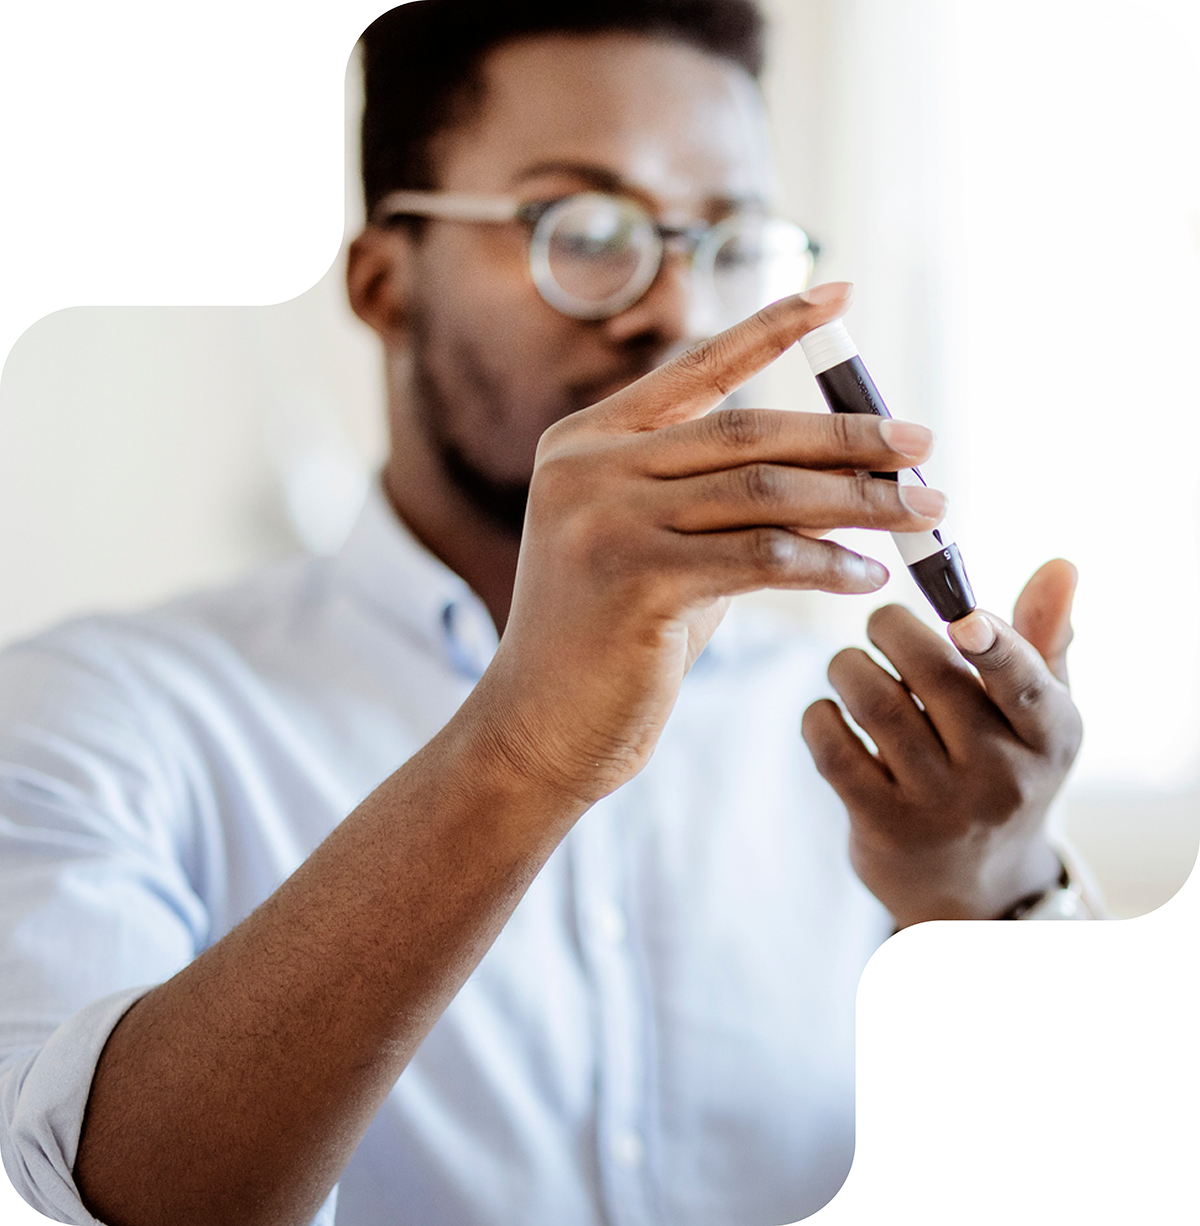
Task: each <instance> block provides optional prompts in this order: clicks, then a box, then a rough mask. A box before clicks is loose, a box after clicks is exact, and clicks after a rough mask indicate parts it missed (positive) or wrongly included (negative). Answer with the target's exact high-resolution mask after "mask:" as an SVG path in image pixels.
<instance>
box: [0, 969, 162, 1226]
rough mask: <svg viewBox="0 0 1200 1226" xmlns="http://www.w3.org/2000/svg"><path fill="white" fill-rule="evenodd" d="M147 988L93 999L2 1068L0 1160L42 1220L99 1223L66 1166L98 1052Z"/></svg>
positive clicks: (76, 1144) (69, 1166) (73, 1150)
mask: <svg viewBox="0 0 1200 1226" xmlns="http://www.w3.org/2000/svg"><path fill="white" fill-rule="evenodd" d="M148 991H150V988H149V986H147V987H139V988H126V989H125V990H124V991H121V992H114V993H113V994H112V995H111V996H104V997H101V999H100V1000H97V1001H93V1002H92V1004H90V1005H88V1006H87V1007H86V1008H84V1009H81V1010H80V1011H79V1012H78V1013H76V1014H75V1015H74V1016H73V1017H71V1018H69V1019H68V1020H67V1021H65V1022H64V1023H63V1024H62V1025H61V1026H59V1028H58V1029H57V1030H56V1031H55V1032H54V1033H53V1034H52V1035H51V1036H50V1037H49V1039H47V1040H46V1042H45V1043H44V1044H43V1045H42V1047H40V1048H38V1049H37V1050H36V1051H32V1052H29V1053H27V1054H25V1055H22V1056H15V1057H13V1058H11V1059H10V1060H8V1061H7V1062H6V1063H5V1064H4V1065H2V1066H0V1157H3V1159H4V1169H5V1170H6V1171H7V1172H8V1177H9V1179H10V1180H11V1181H12V1184H13V1186H14V1187H15V1188H16V1190H17V1191H18V1192H19V1193H20V1194H21V1196H22V1197H24V1198H25V1200H26V1201H28V1202H29V1204H30V1205H32V1206H33V1208H34V1209H36V1210H37V1211H38V1212H39V1213H43V1214H45V1215H46V1216H47V1217H53V1218H55V1219H57V1220H58V1221H60V1222H70V1223H72V1224H77V1226H103V1224H102V1223H99V1222H97V1220H96V1218H94V1217H92V1215H91V1214H90V1213H89V1212H88V1211H87V1210H86V1209H85V1208H84V1207H83V1202H82V1201H81V1200H80V1199H79V1193H78V1191H77V1190H76V1188H75V1180H74V1179H73V1178H72V1175H71V1170H72V1168H73V1167H74V1165H75V1155H76V1153H77V1152H78V1149H79V1134H80V1131H81V1130H82V1127H83V1112H84V1109H85V1108H86V1106H87V1100H88V1094H89V1093H90V1091H91V1088H92V1077H93V1076H94V1075H95V1072H96V1064H97V1063H98V1062H99V1059H100V1053H101V1052H102V1051H103V1050H104V1045H105V1043H107V1042H108V1036H109V1035H110V1034H111V1033H112V1031H113V1028H114V1027H115V1026H116V1024H117V1023H118V1022H119V1021H120V1020H121V1018H122V1017H124V1015H125V1013H126V1012H127V1011H128V1010H129V1008H130V1007H131V1006H132V1005H133V1003H134V1002H135V1001H137V1000H139V999H140V998H141V997H142V996H144V995H145V994H146V993H147V992H148Z"/></svg>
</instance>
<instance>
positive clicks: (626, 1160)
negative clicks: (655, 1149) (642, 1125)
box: [609, 1132, 646, 1167]
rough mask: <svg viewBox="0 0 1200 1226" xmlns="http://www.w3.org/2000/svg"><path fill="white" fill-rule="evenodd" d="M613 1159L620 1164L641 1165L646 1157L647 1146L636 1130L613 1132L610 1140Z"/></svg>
mask: <svg viewBox="0 0 1200 1226" xmlns="http://www.w3.org/2000/svg"><path fill="white" fill-rule="evenodd" d="M609 1146H610V1148H611V1150H612V1156H613V1161H614V1162H616V1164H617V1165H618V1166H625V1167H635V1166H641V1164H642V1160H643V1159H644V1158H645V1157H646V1146H645V1145H644V1144H643V1142H642V1138H641V1137H639V1136H638V1134H637V1133H636V1132H618V1133H614V1134H613V1138H612V1140H611V1141H610V1142H609Z"/></svg>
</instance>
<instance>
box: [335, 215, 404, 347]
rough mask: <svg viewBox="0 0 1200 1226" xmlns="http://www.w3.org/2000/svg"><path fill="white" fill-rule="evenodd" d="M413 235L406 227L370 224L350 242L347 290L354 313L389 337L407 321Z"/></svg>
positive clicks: (385, 337)
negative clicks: (404, 228) (407, 231)
mask: <svg viewBox="0 0 1200 1226" xmlns="http://www.w3.org/2000/svg"><path fill="white" fill-rule="evenodd" d="M412 256H413V251H412V239H411V238H410V237H409V235H408V234H407V233H406V232H405V231H403V230H381V229H379V228H378V227H377V226H368V227H367V228H366V229H365V230H364V231H363V232H362V233H361V234H360V235H359V236H358V237H357V238H356V239H355V240H354V242H352V243H351V244H350V253H349V256H348V258H347V260H346V292H347V294H348V295H349V298H350V306H351V307H352V308H353V310H354V313H355V315H357V316H358V317H359V319H361V320H362V321H363V323H365V324H367V325H368V326H369V327H371V328H373V329H374V330H375V331H376V332H377V333H378V334H379V336H380V337H381V338H382V339H383V340H385V341H387V340H395V339H398V337H399V335H400V334H401V333H402V332H403V331H404V327H405V323H406V321H407V315H408V311H407V307H408V291H409V284H410V278H411V273H412Z"/></svg>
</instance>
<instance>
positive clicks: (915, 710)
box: [829, 647, 947, 791]
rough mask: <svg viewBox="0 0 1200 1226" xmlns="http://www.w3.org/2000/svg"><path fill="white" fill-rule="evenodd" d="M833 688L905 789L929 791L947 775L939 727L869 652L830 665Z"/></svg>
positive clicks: (845, 655)
mask: <svg viewBox="0 0 1200 1226" xmlns="http://www.w3.org/2000/svg"><path fill="white" fill-rule="evenodd" d="M829 683H830V684H831V685H832V686H833V688H834V689H835V690H836V691H837V693H838V697H839V698H841V700H842V704H843V706H845V708H846V710H847V711H848V712H849V714H850V717H851V718H852V719H853V720H854V722H855V723H856V724H857V725H858V726H859V727H860V728H861V729H862V730H863V731H864V732H865V733H866V734H867V735H868V736H869V737H870V738H871V740H873V741H874V742H875V745H876V747H877V748H878V750H879V757H880V760H881V761H882V762H883V764H884V765H885V766H886V767H887V768H888V770H889V772H890V773H891V775H892V777H893V778H895V779H896V781H897V782H898V783H899V784H900V785H901V787H903V788H904V789H905V790H906V791H920V790H924V789H925V788H927V787H928V785H929V782H930V781H931V780H932V779H934V778H935V777H940V776H941V774H942V773H943V772H944V770H945V767H946V763H947V754H946V749H945V746H944V745H943V744H942V742H941V740H940V739H939V737H938V735H937V732H936V731H935V730H934V727H933V724H932V723H931V722H930V720H929V718H928V716H927V715H926V714H925V712H924V711H922V710H921V708H920V707H918V706H917V704H916V703H915V702H914V701H913V696H912V694H911V693H910V692H909V690H908V688H907V687H906V686H905V685H903V684H902V683H901V682H899V681H897V680H896V678H895V677H893V676H892V674H891V673H889V672H888V671H887V670H886V669H884V668H882V667H881V666H880V665H879V664H877V663H876V662H875V661H874V660H872V659H871V657H870V656H869V655H867V653H866V652H865V651H859V650H858V648H856V647H850V648H847V649H846V650H845V651H840V652H838V654H837V655H836V656H834V657H833V660H832V661H831V662H830V664H829Z"/></svg>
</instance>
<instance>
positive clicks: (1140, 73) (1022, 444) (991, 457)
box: [0, 0, 1200, 914]
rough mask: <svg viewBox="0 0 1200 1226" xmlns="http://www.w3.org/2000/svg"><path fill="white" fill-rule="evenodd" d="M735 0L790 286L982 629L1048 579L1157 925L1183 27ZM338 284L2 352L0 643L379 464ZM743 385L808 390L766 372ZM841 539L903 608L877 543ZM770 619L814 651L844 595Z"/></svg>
mask: <svg viewBox="0 0 1200 1226" xmlns="http://www.w3.org/2000/svg"><path fill="white" fill-rule="evenodd" d="M770 7H771V8H772V10H773V11H774V13H775V18H776V24H777V30H778V42H777V48H776V53H775V58H774V67H773V69H772V74H771V79H770V82H769V91H768V92H769V94H770V96H771V99H772V103H773V107H774V114H775V123H776V130H777V140H778V146H779V150H780V156H781V180H782V192H781V197H782V207H783V208H784V209H785V210H786V211H787V212H788V213H789V214H790V215H791V216H793V217H794V218H795V219H796V220H798V221H800V222H801V223H802V224H804V225H805V226H806V227H808V228H810V229H811V231H812V232H813V234H814V235H816V236H817V237H818V238H819V239H820V240H821V241H822V242H823V244H824V247H825V252H826V254H825V257H824V259H823V261H822V266H821V268H820V269H819V274H820V276H821V277H822V278H823V279H831V278H835V277H847V278H849V279H851V280H854V281H855V282H856V284H857V286H858V300H857V304H856V306H855V308H854V310H853V312H852V314H851V316H850V320H849V323H850V326H851V330H852V332H853V334H854V335H855V337H856V339H857V340H858V342H859V344H860V347H861V348H862V350H863V352H864V355H866V358H867V361H868V363H869V365H870V366H871V368H872V370H873V372H874V374H875V376H876V379H877V381H878V382H879V384H880V386H881V387H882V388H883V390H884V392H885V394H886V395H887V397H888V398H889V400H890V402H891V404H892V407H893V410H894V411H895V412H896V413H897V414H898V415H906V416H911V417H913V418H916V419H918V420H923V421H926V422H928V423H929V424H931V425H933V426H935V428H937V429H938V431H939V433H940V435H941V438H942V442H941V446H940V449H939V454H938V456H937V457H935V460H934V462H933V464H931V465H930V468H929V472H930V475H931V476H932V477H933V478H934V479H935V480H936V481H937V482H938V483H940V484H942V485H943V486H944V487H945V488H947V489H948V491H949V493H950V495H951V499H952V520H953V523H954V526H955V530H956V533H957V535H958V538H959V540H960V542H961V543H962V544H963V547H964V552H965V553H966V555H967V558H968V561H969V564H970V567H971V572H972V576H973V578H974V580H975V582H976V585H977V587H978V588H979V591H980V595H981V597H982V598H983V600H984V601H985V603H986V604H987V605H988V606H989V607H991V608H994V609H996V610H997V611H1000V612H1007V610H1008V609H1009V608H1011V604H1012V601H1013V599H1014V598H1015V596H1016V594H1017V591H1018V590H1019V587H1020V584H1021V582H1022V581H1023V579H1024V577H1025V576H1026V575H1027V574H1028V573H1030V572H1031V571H1032V570H1033V569H1034V568H1035V567H1036V565H1037V564H1038V563H1040V562H1041V561H1042V560H1044V559H1045V558H1047V557H1050V556H1053V555H1055V554H1060V553H1061V554H1064V555H1066V556H1069V557H1072V558H1073V559H1074V560H1075V561H1077V562H1078V563H1079V564H1080V566H1081V569H1082V572H1083V581H1082V584H1081V588H1080V594H1079V605H1078V616H1077V627H1078V632H1079V633H1078V640H1077V643H1076V647H1075V649H1074V651H1073V658H1074V680H1075V685H1076V691H1077V694H1078V696H1079V700H1080V702H1081V705H1082V706H1083V708H1084V712H1085V716H1086V718H1087V721H1088V728H1089V732H1088V741H1087V745H1086V747H1085V751H1084V755H1083V758H1082V760H1081V762H1080V765H1079V769H1078V771H1077V774H1076V777H1075V780H1074V781H1073V783H1072V786H1071V790H1070V793H1069V796H1068V809H1069V819H1068V822H1069V826H1070V829H1071V832H1072V835H1073V837H1074V838H1075V839H1076V841H1077V842H1078V843H1079V844H1080V845H1081V847H1082V848H1083V849H1084V851H1085V852H1086V853H1087V854H1088V856H1089V857H1090V858H1091V859H1092V861H1093V862H1094V863H1095V865H1096V867H1097V868H1098V869H1099V870H1100V873H1101V876H1102V877H1103V879H1104V884H1105V887H1106V889H1107V891H1108V893H1109V896H1110V900H1111V901H1112V902H1113V904H1114V906H1115V908H1116V910H1117V911H1118V912H1119V913H1121V914H1131V913H1134V912H1137V911H1140V910H1145V909H1147V908H1148V907H1151V906H1154V905H1157V903H1159V902H1161V901H1163V900H1164V899H1165V898H1166V897H1168V896H1169V895H1170V894H1171V893H1172V892H1173V891H1174V889H1175V888H1176V887H1177V886H1178V884H1179V883H1180V882H1181V881H1182V879H1183V877H1184V876H1185V875H1186V873H1187V871H1188V870H1189V868H1190V866H1191V863H1192V860H1193V859H1194V854H1195V846H1196V838H1197V828H1198V826H1200V794H1198V793H1197V790H1196V776H1197V754H1196V740H1197V735H1198V730H1200V706H1198V705H1197V704H1198V702H1200V656H1198V648H1197V645H1196V643H1195V641H1194V638H1192V637H1189V635H1188V634H1187V630H1186V622H1187V621H1188V617H1189V613H1190V610H1191V609H1193V608H1194V602H1195V599H1196V596H1197V594H1198V593H1197V587H1198V586H1200V582H1198V578H1197V558H1198V554H1200V551H1198V549H1197V545H1198V542H1197V521H1198V516H1197V509H1198V505H1200V488H1198V485H1197V478H1196V476H1195V475H1194V474H1193V473H1192V472H1191V471H1189V468H1188V464H1187V463H1186V461H1185V462H1183V463H1180V462H1178V461H1176V460H1175V458H1174V456H1173V455H1172V454H1171V450H1172V449H1173V447H1174V446H1181V445H1182V444H1172V443H1167V442H1166V432H1165V431H1164V430H1163V428H1162V426H1160V425H1157V424H1156V423H1157V422H1160V421H1161V422H1163V423H1167V422H1169V423H1171V424H1172V425H1174V426H1176V428H1178V426H1177V423H1179V424H1181V423H1184V422H1186V421H1187V420H1188V419H1189V417H1190V416H1193V415H1194V414H1195V411H1196V410H1197V408H1200V405H1198V404H1197V398H1198V397H1197V392H1196V391H1195V389H1194V387H1192V386H1190V385H1189V384H1187V382H1186V380H1185V379H1182V378H1181V377H1180V374H1179V373H1178V372H1179V371H1180V368H1181V367H1180V363H1181V362H1186V358H1187V355H1188V353H1189V352H1194V350H1195V337H1196V335H1197V331H1196V328H1197V323H1198V322H1200V317H1198V314H1197V312H1198V310H1200V308H1198V306H1197V302H1198V299H1200V295H1198V294H1197V292H1196V291H1197V283H1198V280H1200V274H1198V264H1200V260H1198V252H1197V241H1198V240H1197V233H1198V232H1200V194H1198V193H1197V192H1196V188H1195V184H1196V178H1195V151H1196V148H1197V143H1198V142H1197V140H1196V135H1197V134H1196V130H1195V122H1196V114H1197V102H1196V98H1195V94H1194V89H1195V82H1196V81H1197V79H1200V74H1198V73H1197V71H1196V68H1197V58H1198V57H1197V54H1196V27H1195V21H1194V19H1193V18H1194V14H1193V10H1192V9H1191V8H1190V7H1189V6H1187V5H1185V4H1183V3H1168V2H1167V0H1161V2H1156V3H1149V4H1146V5H1145V6H1142V7H1141V8H1140V9H1139V18H1138V20H1137V21H1136V22H1133V21H1131V20H1130V17H1129V11H1128V9H1127V7H1126V6H1118V5H1116V4H1112V3H1096V4H1093V5H1090V6H1088V7H1087V9H1086V10H1083V9H1081V7H1080V6H1078V5H1075V4H1066V3H1058V4H1049V5H1047V4H1044V3H1043V4H1040V5H1034V4H1033V3H1032V0H1013V3H1011V4H1008V5H1006V6H1004V8H1003V10H1002V11H1001V10H995V9H992V8H990V6H962V5H957V4H954V3H951V2H950V0H773V3H772V4H771V5H770ZM354 92H355V83H354V80H353V74H351V76H350V81H349V85H348V96H349V97H350V98H351V100H352V99H353V96H354ZM352 110H353V104H352V103H351V106H350V107H349V108H348V111H352ZM348 128H349V129H350V130H351V131H352V130H353V118H352V117H351V118H350V119H349V120H348ZM348 181H349V183H350V187H349V188H348V193H347V194H348V201H350V202H351V203H349V204H348V209H349V211H350V213H351V216H353V211H354V208H355V205H354V203H353V200H354V195H353V176H352V175H351V176H349V180H348ZM285 204H286V202H285V201H281V207H283V206H284V205H285ZM351 228H352V227H351ZM340 275H341V274H340V265H339V266H335V267H334V269H333V270H331V272H330V273H329V274H328V275H327V276H326V277H325V278H324V279H323V280H322V281H321V282H320V283H319V284H318V285H317V286H316V287H315V288H314V289H313V290H312V291H310V292H309V293H307V294H305V295H303V296H302V297H300V298H298V299H295V300H294V301H292V302H289V303H286V304H284V305H281V306H274V307H262V308H249V307H239V308H214V307H205V308H188V307H172V308H142V307H121V308H97V307H77V308H72V309H70V310H67V311H60V312H58V313H56V314H53V315H50V316H48V317H46V318H45V319H43V320H42V321H40V322H39V323H37V324H35V325H34V326H33V327H32V328H31V329H30V330H29V331H28V332H26V333H25V335H24V336H22V337H21V339H20V340H19V341H18V343H17V344H16V346H15V347H14V349H13V350H12V353H11V354H10V356H9V358H8V361H7V363H6V365H5V367H4V372H3V376H2V378H0V640H3V639H9V638H12V637H14V636H16V635H19V634H23V633H26V632H28V631H31V630H33V629H36V628H37V627H38V626H40V625H44V624H47V623H48V622H51V621H54V620H57V619H59V618H61V617H63V616H67V615H71V614H74V613H76V612H80V611H85V610H88V609H92V608H100V607H121V606H128V605H134V604H139V603H143V602H146V601H150V600H156V599H159V598H161V597H163V596H165V595H168V594H169V593H171V592H174V591H178V590H180V589H183V588H186V587H191V586H196V585H201V584H208V583H212V582H218V581H220V580H222V579H224V578H227V577H229V576H232V575H233V574H235V573H237V572H238V571H241V570H243V569H245V568H247V567H249V566H252V565H254V564H256V563H257V562H259V561H261V560H263V559H265V558H267V557H270V556H273V555H276V554H278V553H280V552H282V551H286V550H289V549H295V548H299V547H301V545H302V543H303V542H305V541H307V543H308V544H309V546H310V547H314V548H319V549H324V548H331V547H332V546H333V544H334V543H335V541H336V538H337V535H338V532H339V531H340V530H341V528H342V527H343V526H344V524H345V522H346V517H347V515H348V514H349V513H350V511H352V509H353V506H354V503H355V499H356V498H357V497H358V496H359V493H360V491H361V481H362V480H363V475H364V474H365V473H366V472H368V471H370V469H371V468H372V467H373V466H375V465H376V464H377V463H378V461H379V459H380V457H381V455H382V453H383V445H384V444H383V427H382V413H381V389H380V379H379V372H378V359H377V356H376V353H375V347H374V342H373V340H372V338H371V337H370V336H369V335H368V334H367V333H366V332H365V330H364V329H363V328H362V327H361V326H360V325H359V324H358V323H357V321H355V320H353V319H352V317H351V316H350V314H349V312H348V310H347V308H346V307H345V305H344V302H343V299H342V293H341V287H340ZM768 388H769V392H770V396H771V399H770V403H772V404H777V405H780V406H791V407H799V408H815V407H818V405H819V401H818V400H817V398H816V397H815V395H814V392H813V388H812V383H811V379H810V377H809V376H808V374H807V371H806V368H805V367H804V365H803V363H802V361H800V360H798V359H797V358H794V357H789V358H788V359H785V362H784V363H783V364H781V367H780V369H779V370H778V371H776V372H775V373H774V375H773V378H772V380H771V381H770V382H769V384H768ZM1183 428H1184V429H1185V430H1186V429H1187V427H1186V425H1185V426H1183ZM1163 451H1166V452H1167V454H1166V455H1163V454H1161V453H1162V452H1163ZM1131 460H1132V461H1133V462H1134V464H1136V467H1133V466H1131V465H1130V464H1129V461H1131ZM289 499H290V502H291V507H290V512H289ZM851 539H854V540H855V541H856V545H857V547H860V548H867V549H870V550H872V551H873V552H875V553H877V555H878V556H880V557H881V558H883V560H885V561H886V562H888V563H889V565H891V566H892V569H893V570H894V571H896V570H898V569H899V570H900V573H899V574H898V575H897V576H896V578H895V579H894V580H893V583H892V585H890V586H889V590H888V592H887V593H886V597H887V598H895V599H902V600H904V601H905V602H906V603H909V604H910V605H911V606H912V607H914V608H916V609H917V610H919V611H921V612H922V613H924V606H923V603H922V602H921V599H920V597H919V595H917V593H916V592H915V590H914V589H913V588H912V586H911V584H910V583H909V582H908V580H907V576H906V575H905V574H904V573H903V570H902V569H901V568H898V567H896V566H895V565H894V559H893V557H892V555H891V553H890V552H889V550H890V545H889V543H888V542H886V541H884V542H880V541H878V540H877V539H873V538H863V537H852V538H851ZM788 601H789V607H792V608H794V609H796V610H797V611H798V615H800V616H803V617H804V618H805V619H807V621H808V623H809V624H810V625H811V626H812V627H813V628H814V629H815V630H816V631H817V632H820V633H823V634H825V635H826V636H827V637H828V638H829V640H830V642H831V645H836V644H841V643H845V642H851V641H858V642H861V641H863V631H862V626H863V623H864V622H865V618H866V615H867V613H868V612H869V609H870V608H871V607H874V605H875V604H877V603H879V598H878V597H875V598H870V599H859V600H846V599H835V598H825V597H821V596H813V597H811V598H810V597H804V598H795V597H789V598H788ZM1191 620H1192V621H1194V615H1193V616H1192V617H1191Z"/></svg>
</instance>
